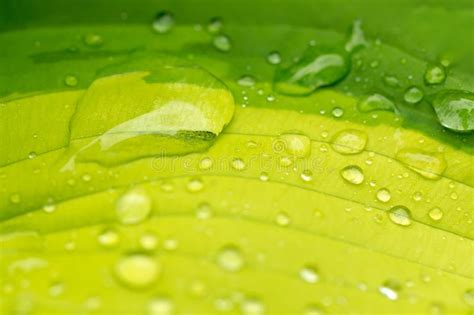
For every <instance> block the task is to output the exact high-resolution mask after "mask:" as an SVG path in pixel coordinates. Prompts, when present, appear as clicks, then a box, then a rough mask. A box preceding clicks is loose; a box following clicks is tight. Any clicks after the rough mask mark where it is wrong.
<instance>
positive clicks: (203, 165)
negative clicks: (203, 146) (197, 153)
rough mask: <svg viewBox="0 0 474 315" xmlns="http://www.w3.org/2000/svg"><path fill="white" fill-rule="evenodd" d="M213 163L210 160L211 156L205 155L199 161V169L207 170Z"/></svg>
mask: <svg viewBox="0 0 474 315" xmlns="http://www.w3.org/2000/svg"><path fill="white" fill-rule="evenodd" d="M213 164H214V162H213V161H212V159H211V158H209V157H205V158H203V159H202V160H201V161H200V162H199V169H201V170H203V171H204V170H208V169H210V168H211V167H212V165H213Z"/></svg>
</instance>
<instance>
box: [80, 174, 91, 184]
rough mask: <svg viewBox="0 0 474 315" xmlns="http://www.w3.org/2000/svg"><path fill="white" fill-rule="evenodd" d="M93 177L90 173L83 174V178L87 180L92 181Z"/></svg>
mask: <svg viewBox="0 0 474 315" xmlns="http://www.w3.org/2000/svg"><path fill="white" fill-rule="evenodd" d="M91 179H92V176H90V175H89V174H84V175H82V180H83V181H85V182H90V181H91Z"/></svg>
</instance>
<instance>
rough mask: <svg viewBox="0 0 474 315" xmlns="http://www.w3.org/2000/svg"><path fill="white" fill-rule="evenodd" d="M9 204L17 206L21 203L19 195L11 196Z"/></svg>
mask: <svg viewBox="0 0 474 315" xmlns="http://www.w3.org/2000/svg"><path fill="white" fill-rule="evenodd" d="M10 202H11V203H13V204H18V203H20V202H21V197H20V195H19V194H13V195H11V196H10Z"/></svg>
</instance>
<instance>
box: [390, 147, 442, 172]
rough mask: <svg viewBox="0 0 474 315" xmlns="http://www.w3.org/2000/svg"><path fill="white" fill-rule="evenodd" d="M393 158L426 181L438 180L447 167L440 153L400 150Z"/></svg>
mask: <svg viewBox="0 0 474 315" xmlns="http://www.w3.org/2000/svg"><path fill="white" fill-rule="evenodd" d="M395 158H396V159H397V160H398V161H400V162H402V163H403V164H404V165H405V166H407V167H408V168H410V169H411V170H413V171H415V172H417V173H418V174H420V175H421V176H423V177H425V178H428V179H439V178H440V176H441V174H443V172H444V170H445V169H446V166H447V165H446V161H445V160H444V157H443V155H442V154H441V153H431V152H427V151H423V150H419V149H409V148H407V149H402V150H400V151H398V152H397V154H396V156H395Z"/></svg>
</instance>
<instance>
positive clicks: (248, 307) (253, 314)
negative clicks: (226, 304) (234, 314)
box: [240, 298, 265, 315]
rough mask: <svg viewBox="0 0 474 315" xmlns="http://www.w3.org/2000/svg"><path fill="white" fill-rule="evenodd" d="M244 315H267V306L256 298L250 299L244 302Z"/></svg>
mask: <svg viewBox="0 0 474 315" xmlns="http://www.w3.org/2000/svg"><path fill="white" fill-rule="evenodd" d="M240 311H241V313H242V315H262V314H264V313H265V306H264V305H263V303H262V302H261V301H260V300H259V299H256V298H248V299H245V300H244V301H242V304H241V306H240Z"/></svg>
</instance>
